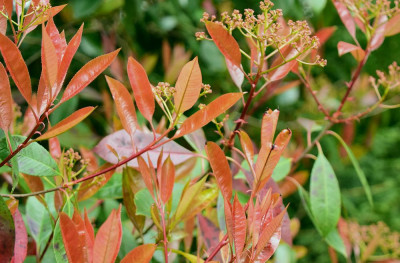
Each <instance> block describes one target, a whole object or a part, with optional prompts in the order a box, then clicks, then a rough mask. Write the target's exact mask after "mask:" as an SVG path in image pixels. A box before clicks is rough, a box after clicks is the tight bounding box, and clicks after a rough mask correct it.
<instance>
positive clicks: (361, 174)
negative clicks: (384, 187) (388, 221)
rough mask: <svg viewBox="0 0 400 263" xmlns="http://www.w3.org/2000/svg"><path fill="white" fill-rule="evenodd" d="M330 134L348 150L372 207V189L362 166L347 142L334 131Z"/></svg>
mask: <svg viewBox="0 0 400 263" xmlns="http://www.w3.org/2000/svg"><path fill="white" fill-rule="evenodd" d="M329 134H332V135H333V136H334V137H335V138H336V139H337V140H338V141H339V142H340V143H341V144H342V146H343V148H344V149H345V150H346V152H347V154H348V155H349V158H350V161H351V163H352V164H353V166H354V169H355V170H356V173H357V175H358V178H359V179H360V182H361V184H362V186H363V188H364V192H365V195H366V196H367V198H368V202H369V203H370V205H373V200H372V193H371V188H370V187H369V184H368V181H367V177H366V176H365V174H364V171H363V170H362V169H361V167H360V164H359V163H358V161H357V158H356V157H355V156H354V154H353V151H352V150H351V149H350V147H349V146H348V145H347V144H346V142H345V141H344V140H343V139H342V138H341V137H340V135H339V134H337V133H335V132H333V131H330V132H329Z"/></svg>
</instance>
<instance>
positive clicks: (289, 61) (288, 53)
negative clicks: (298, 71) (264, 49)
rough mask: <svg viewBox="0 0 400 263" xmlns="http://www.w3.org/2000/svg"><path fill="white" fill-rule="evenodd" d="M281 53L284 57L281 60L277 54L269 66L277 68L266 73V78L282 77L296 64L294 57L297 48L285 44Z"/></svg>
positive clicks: (275, 78) (274, 79)
mask: <svg viewBox="0 0 400 263" xmlns="http://www.w3.org/2000/svg"><path fill="white" fill-rule="evenodd" d="M281 53H282V54H283V56H284V57H285V60H283V58H282V56H278V57H277V58H276V59H275V60H274V62H272V65H271V66H270V68H271V69H272V68H276V67H277V68H276V69H275V70H272V71H271V72H269V73H268V79H269V80H270V81H276V80H280V79H282V78H284V77H285V76H286V75H287V74H289V72H290V71H291V70H292V69H293V68H294V66H296V65H297V60H296V59H294V58H295V57H297V56H298V55H299V52H298V51H297V49H295V48H290V47H289V46H287V47H286V48H284V49H283V50H282V51H281Z"/></svg>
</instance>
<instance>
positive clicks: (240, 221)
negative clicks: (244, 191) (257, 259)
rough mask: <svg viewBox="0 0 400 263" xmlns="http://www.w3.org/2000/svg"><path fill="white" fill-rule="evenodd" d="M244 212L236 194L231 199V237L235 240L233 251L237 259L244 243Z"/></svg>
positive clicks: (245, 224) (245, 226) (245, 223)
mask: <svg viewBox="0 0 400 263" xmlns="http://www.w3.org/2000/svg"><path fill="white" fill-rule="evenodd" d="M246 228H247V221H246V214H245V210H244V208H243V206H242V205H241V204H240V202H239V199H238V198H237V195H235V198H234V199H233V238H234V241H235V253H236V257H237V258H238V259H239V258H240V256H241V254H242V252H243V248H244V245H245V243H246Z"/></svg>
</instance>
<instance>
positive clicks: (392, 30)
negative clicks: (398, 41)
mask: <svg viewBox="0 0 400 263" xmlns="http://www.w3.org/2000/svg"><path fill="white" fill-rule="evenodd" d="M399 25H400V12H398V13H397V14H395V15H394V16H392V18H390V19H389V21H388V22H387V23H386V25H385V36H387V37H388V36H394V35H396V34H398V33H400V26H399Z"/></svg>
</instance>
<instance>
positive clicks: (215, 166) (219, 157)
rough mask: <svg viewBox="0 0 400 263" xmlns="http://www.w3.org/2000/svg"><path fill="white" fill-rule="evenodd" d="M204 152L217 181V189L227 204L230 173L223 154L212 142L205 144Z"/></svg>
mask: <svg viewBox="0 0 400 263" xmlns="http://www.w3.org/2000/svg"><path fill="white" fill-rule="evenodd" d="M206 152H207V156H208V160H209V162H210V165H211V168H212V170H213V173H214V176H215V178H216V179H217V183H218V188H219V189H221V192H222V195H223V197H224V198H225V200H227V201H228V202H229V201H230V200H231V198H232V173H231V170H230V168H229V164H228V161H227V159H226V157H225V154H224V152H223V151H222V150H221V148H219V146H218V145H217V144H216V143H214V142H207V147H206Z"/></svg>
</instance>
